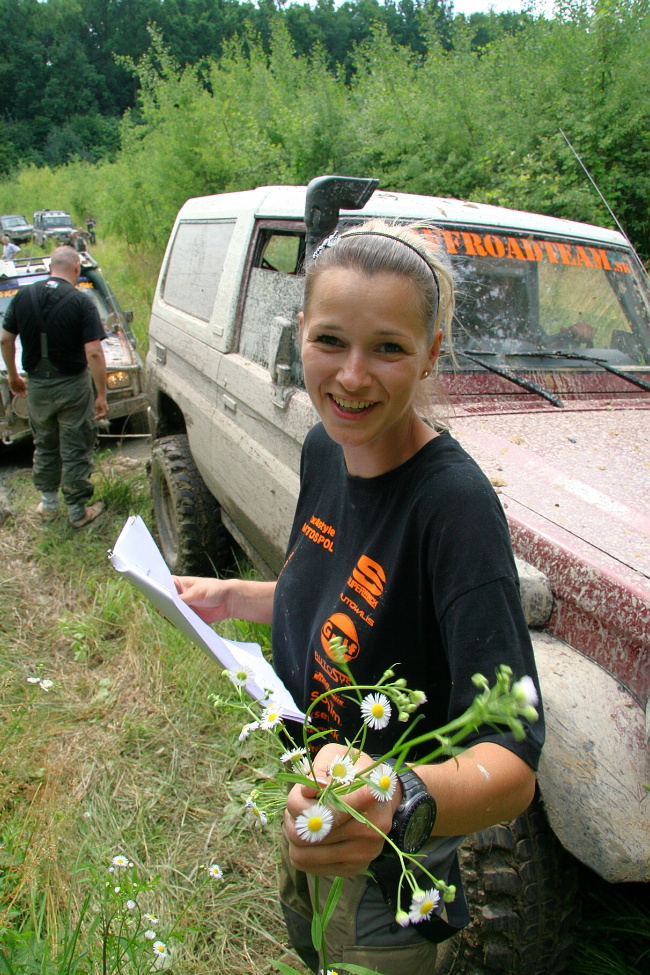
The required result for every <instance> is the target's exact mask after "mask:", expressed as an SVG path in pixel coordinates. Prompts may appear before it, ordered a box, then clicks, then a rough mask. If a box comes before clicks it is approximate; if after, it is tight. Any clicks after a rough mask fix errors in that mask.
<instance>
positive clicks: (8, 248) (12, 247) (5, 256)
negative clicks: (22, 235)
mask: <svg viewBox="0 0 650 975" xmlns="http://www.w3.org/2000/svg"><path fill="white" fill-rule="evenodd" d="M19 253H20V247H19V246H18V245H17V244H14V243H13V242H12V241H11V240H10V239H9V237H7V235H6V234H5V235H4V237H3V238H2V260H3V261H13V259H14V257H15V256H16V254H19Z"/></svg>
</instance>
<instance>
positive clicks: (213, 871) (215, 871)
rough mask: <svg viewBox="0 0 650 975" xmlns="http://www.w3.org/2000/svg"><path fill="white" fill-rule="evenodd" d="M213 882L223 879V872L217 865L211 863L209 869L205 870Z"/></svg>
mask: <svg viewBox="0 0 650 975" xmlns="http://www.w3.org/2000/svg"><path fill="white" fill-rule="evenodd" d="M206 869H207V871H208V873H209V874H210V876H211V877H212V879H213V880H221V879H222V877H223V870H222V869H221V867H220V866H219V864H218V863H213V864H212V866H211V867H207V868H206Z"/></svg>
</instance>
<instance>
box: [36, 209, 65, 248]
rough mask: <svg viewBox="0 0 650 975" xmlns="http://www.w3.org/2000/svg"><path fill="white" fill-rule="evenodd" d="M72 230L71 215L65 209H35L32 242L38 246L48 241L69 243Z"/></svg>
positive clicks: (43, 245) (42, 245)
mask: <svg viewBox="0 0 650 975" xmlns="http://www.w3.org/2000/svg"><path fill="white" fill-rule="evenodd" d="M73 230H74V224H73V223H72V217H71V216H70V214H69V213H68V212H67V211H66V210H37V211H36V213H35V214H34V243H35V244H38V245H39V246H40V247H45V246H46V245H47V243H48V242H49V241H52V242H53V243H55V244H69V243H70V241H71V239H72V238H71V236H70V235H71V234H72V231H73Z"/></svg>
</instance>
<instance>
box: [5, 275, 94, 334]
mask: <svg viewBox="0 0 650 975" xmlns="http://www.w3.org/2000/svg"><path fill="white" fill-rule="evenodd" d="M47 278H48V275H47V274H35V275H34V276H33V277H29V278H5V280H4V281H2V282H0V326H1V325H2V322H3V321H4V317H5V314H6V311H7V308H8V307H9V302H10V301H11V299H12V298H13V296H14V295H15V294H17V292H18V289H19V288H24V287H28V286H29V285H32V284H36V283H37V281H47ZM77 290H79V291H82V292H83V293H84V294H85V295H88V297H89V299H90V300H91V301H92V302H94V304H95V306H96V308H97V311H98V312H99V317H100V318H101V320H102V324H103V325H104V324H106V323H107V319H108V318H109V315H111V309H110V308H109V306H108V304H107V302H106V299H105V298H104V296H103V295H102V294H101V293H100V292H99V291H97V289H96V288H95V286H94V285H93V283H92V281H89V280H88V278H85V277H81V278H79V281H78V282H77ZM109 325H110V323H109Z"/></svg>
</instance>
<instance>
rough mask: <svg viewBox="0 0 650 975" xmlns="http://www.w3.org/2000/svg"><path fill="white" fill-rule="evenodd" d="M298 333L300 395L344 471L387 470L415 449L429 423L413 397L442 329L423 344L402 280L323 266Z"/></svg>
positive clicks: (416, 304)
mask: <svg viewBox="0 0 650 975" xmlns="http://www.w3.org/2000/svg"><path fill="white" fill-rule="evenodd" d="M300 335H301V346H302V360H303V367H304V374H305V386H306V388H307V392H308V393H309V396H310V398H311V400H312V402H313V404H314V406H315V407H316V409H317V410H318V413H319V415H320V417H321V419H322V421H323V424H324V426H325V429H326V430H327V432H328V434H329V435H330V437H331V438H332V439H333V440H334V441H335V442H336V443H339V444H340V445H341V446H342V447H343V449H344V453H345V458H346V462H347V466H348V470H349V471H350V473H351V474H357V475H358V476H361V477H372V476H375V475H376V474H378V473H383V471H386V470H391V469H392V468H393V467H396V466H397V465H398V464H400V463H403V462H404V461H405V460H407V459H408V458H409V457H410V456H412V455H413V454H414V453H415V452H416V450H418V449H419V448H420V446H422V443H423V442H424V441H422V436H423V434H424V432H425V431H428V430H429V428H428V427H426V425H425V424H424V423H423V421H422V420H420V419H419V417H417V415H416V414H415V412H414V409H413V401H414V399H415V395H416V392H417V391H418V388H419V384H420V382H421V381H422V379H423V374H424V372H425V371H431V369H432V368H433V365H434V363H435V360H436V358H437V356H438V352H439V350H440V342H441V339H442V333H441V332H438V334H437V335H436V336H435V337H434V340H433V342H432V343H430V342H429V341H428V339H427V336H426V330H425V323H424V321H423V316H422V310H421V304H420V299H419V295H418V292H417V291H416V290H415V288H414V287H413V285H412V284H411V282H410V281H409V279H408V278H407V277H405V276H403V275H399V274H388V273H386V274H376V275H372V276H368V275H365V274H361V273H360V272H358V271H351V270H343V269H341V268H331V269H329V270H327V271H323V273H322V274H321V275H320V276H319V277H318V278H317V280H316V281H315V283H314V288H313V291H312V295H311V298H310V301H309V305H308V306H307V307H306V308H305V312H304V314H301V315H300ZM422 428H424V430H423V429H422ZM425 439H430V437H429V435H428V434H427V435H426V438H425Z"/></svg>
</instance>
